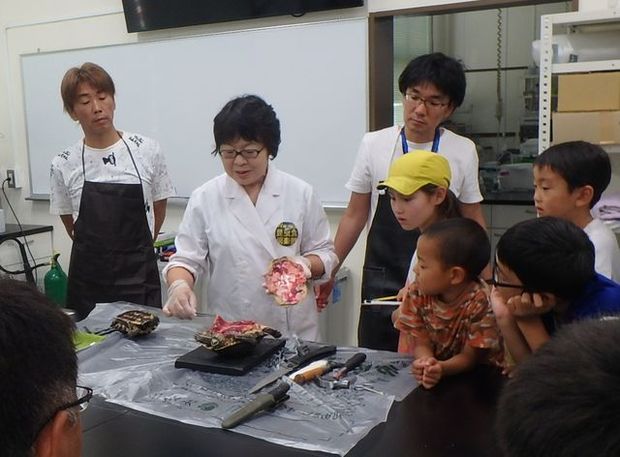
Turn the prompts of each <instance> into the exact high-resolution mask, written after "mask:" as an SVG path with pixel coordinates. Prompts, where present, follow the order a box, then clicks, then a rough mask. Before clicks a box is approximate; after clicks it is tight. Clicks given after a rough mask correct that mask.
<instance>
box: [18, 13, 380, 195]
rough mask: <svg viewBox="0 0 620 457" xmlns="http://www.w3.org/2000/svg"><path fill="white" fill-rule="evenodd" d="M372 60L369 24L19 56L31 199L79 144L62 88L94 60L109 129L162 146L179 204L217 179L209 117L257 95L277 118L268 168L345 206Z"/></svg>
mask: <svg viewBox="0 0 620 457" xmlns="http://www.w3.org/2000/svg"><path fill="white" fill-rule="evenodd" d="M367 55H368V53H367V23H366V19H364V18H362V19H351V20H343V21H330V22H319V23H308V24H299V25H288V26H278V27H268V28H262V29H254V30H245V31H235V32H227V33H222V34H214V35H205V36H198V37H190V38H179V39H171V40H166V41H151V42H140V43H132V44H122V45H114V46H106V47H97V48H89V49H79V50H68V51H60V52H51V53H40V54H29V55H22V56H21V66H22V78H23V88H24V106H25V115H26V129H27V140H28V156H29V163H30V177H31V179H30V183H31V192H32V195H33V196H35V197H36V196H45V195H48V194H49V167H50V163H51V160H52V158H53V157H54V156H55V155H57V154H59V153H60V152H62V151H63V150H64V149H65V148H66V147H68V146H69V145H71V144H73V143H75V142H76V141H78V140H80V139H81V138H82V130H81V128H80V126H79V125H77V124H76V123H75V122H73V121H72V120H71V119H70V118H69V116H68V115H67V114H66V113H64V112H63V110H62V100H61V98H60V81H61V80H62V77H63V75H64V73H65V72H66V71H67V70H68V69H69V68H70V67H72V66H79V65H81V64H82V63H83V62H85V61H91V62H95V63H97V64H99V65H101V66H103V67H104V68H105V69H106V70H107V71H108V72H109V73H110V75H111V76H112V78H113V79H114V82H115V85H116V113H115V120H114V124H115V126H116V128H118V129H119V130H127V131H130V132H136V133H141V134H143V135H146V136H150V137H152V138H154V139H156V140H157V141H159V142H160V144H161V147H162V151H163V152H164V155H165V156H166V162H167V165H168V169H169V172H170V175H171V177H172V180H173V182H174V184H175V187H176V190H177V195H178V196H179V197H188V196H189V195H190V194H191V192H192V190H193V189H195V188H197V187H198V186H200V185H201V184H202V183H204V182H206V181H207V180H209V179H211V178H213V177H215V176H217V175H218V174H220V173H223V168H222V166H221V162H220V159H219V157H214V156H211V154H210V152H211V151H212V150H213V148H214V146H215V143H214V139H213V118H214V117H215V115H216V114H217V113H218V111H219V110H220V109H221V108H222V107H223V105H224V104H225V103H226V102H227V101H228V100H230V99H231V98H234V97H237V96H239V95H242V94H256V95H259V96H261V97H263V98H264V99H265V100H266V101H267V102H268V103H270V104H271V105H273V107H274V109H275V111H276V113H277V115H278V118H279V119H280V123H281V130H282V143H281V145H280V149H279V152H278V156H277V157H276V159H275V160H274V164H275V165H276V166H277V167H278V168H279V169H281V170H283V171H286V172H288V173H291V174H293V175H296V176H298V177H300V178H301V179H303V180H305V181H307V182H309V183H310V184H311V185H313V186H314V188H315V189H316V191H317V192H318V194H319V196H320V198H321V200H322V201H323V203H324V204H325V205H327V206H330V205H336V206H337V205H339V204H343V203H345V202H347V201H348V196H349V195H348V191H346V189H345V188H344V184H345V183H346V181H347V179H348V177H349V174H350V173H351V170H352V168H353V162H354V160H355V156H356V153H357V148H358V145H359V142H360V140H361V138H362V135H363V134H364V133H365V132H366V130H367V117H368V116H367V112H368V103H367V100H368V96H367V93H368V90H367V74H368V71H367V68H368V65H367Z"/></svg>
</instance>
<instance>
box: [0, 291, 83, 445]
mask: <svg viewBox="0 0 620 457" xmlns="http://www.w3.org/2000/svg"><path fill="white" fill-rule="evenodd" d="M73 329H74V325H73V322H72V321H71V320H70V319H69V317H68V316H67V315H66V314H64V313H63V312H62V311H60V310H59V309H58V308H57V307H56V306H55V305H54V304H53V303H51V302H50V301H49V300H48V299H47V298H46V297H45V296H43V295H42V294H41V293H40V292H38V291H37V290H36V289H35V288H34V287H33V286H31V285H30V284H28V283H26V282H21V281H14V280H10V279H0V373H2V375H1V376H0V398H2V407H1V408H0V454H1V455H10V456H24V457H26V456H37V457H38V456H46V457H55V456H62V457H75V456H79V455H80V453H81V447H82V428H81V425H80V411H81V410H83V409H84V408H85V406H86V404H87V403H88V401H89V400H90V398H91V397H92V390H91V389H89V388H86V387H78V386H76V379H77V357H76V355H75V349H74V346H73Z"/></svg>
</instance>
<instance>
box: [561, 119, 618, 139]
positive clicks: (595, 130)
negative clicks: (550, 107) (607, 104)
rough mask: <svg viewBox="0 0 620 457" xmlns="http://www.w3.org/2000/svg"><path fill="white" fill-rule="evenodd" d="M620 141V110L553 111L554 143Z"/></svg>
mask: <svg viewBox="0 0 620 457" xmlns="http://www.w3.org/2000/svg"><path fill="white" fill-rule="evenodd" d="M576 140H583V141H589V142H590V143H595V144H618V143H620V111H594V112H582V113H553V143H554V144H557V143H563V142H565V141H576Z"/></svg>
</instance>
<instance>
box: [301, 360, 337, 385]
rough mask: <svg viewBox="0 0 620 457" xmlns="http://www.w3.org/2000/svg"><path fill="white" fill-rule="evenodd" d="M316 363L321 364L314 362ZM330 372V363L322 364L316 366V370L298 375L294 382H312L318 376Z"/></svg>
mask: <svg viewBox="0 0 620 457" xmlns="http://www.w3.org/2000/svg"><path fill="white" fill-rule="evenodd" d="M314 363H320V362H314ZM328 370H329V363H328V362H327V361H325V363H322V364H320V365H318V366H316V367H315V368H312V369H309V370H307V371H304V372H303V373H298V374H296V375H295V376H294V377H293V381H295V382H296V383H297V384H303V383H304V382H308V381H311V380H312V379H314V378H316V377H318V376H321V375H322V374H324V373H326V372H327V371H328Z"/></svg>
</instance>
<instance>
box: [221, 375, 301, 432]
mask: <svg viewBox="0 0 620 457" xmlns="http://www.w3.org/2000/svg"><path fill="white" fill-rule="evenodd" d="M289 389H290V386H289V385H288V384H287V383H285V382H281V383H280V384H278V385H276V386H275V387H274V388H273V389H271V390H270V391H268V392H265V393H262V394H259V395H257V396H256V398H255V399H254V400H252V401H250V402H249V403H248V404H246V405H245V406H242V407H241V408H239V409H238V410H237V411H235V412H234V413H232V414H231V415H230V416H228V417H226V418H225V419H224V420H223V421H222V428H233V427H236V426H237V425H239V424H240V423H241V422H243V421H244V420H246V419H248V418H249V417H251V416H253V415H254V414H256V413H258V412H260V411H264V410H266V409H269V408H271V407H272V406H275V405H277V404H278V403H282V402H283V401H285V400H287V399H288V395H287V394H286V393H287V392H288V390H289Z"/></svg>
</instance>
